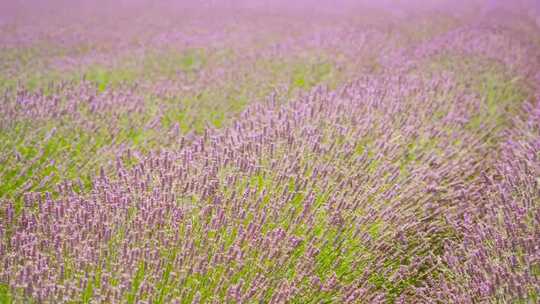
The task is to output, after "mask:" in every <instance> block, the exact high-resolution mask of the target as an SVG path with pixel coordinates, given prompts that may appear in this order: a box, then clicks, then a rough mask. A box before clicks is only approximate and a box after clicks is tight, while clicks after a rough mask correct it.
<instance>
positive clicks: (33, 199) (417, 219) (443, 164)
mask: <svg viewBox="0 0 540 304" xmlns="http://www.w3.org/2000/svg"><path fill="white" fill-rule="evenodd" d="M261 5H262V4H261ZM252 9H253V8H252ZM293 11H294V10H292V9H291V12H289V13H290V14H291V15H292V16H295V15H294V14H293V13H292V12H293ZM456 18H457V17H456ZM460 21H461V22H463V23H464V24H459V27H456V28H453V29H451V30H449V31H446V32H444V33H430V34H426V35H425V36H424V37H422V38H421V39H420V38H417V37H415V38H414V39H412V38H411V39H408V38H407V37H405V39H404V36H406V34H404V33H402V32H400V33H398V34H393V33H391V32H390V31H388V30H387V29H386V30H385V29H384V26H383V25H384V23H383V25H381V24H378V25H376V26H373V27H371V28H369V29H367V30H358V31H356V30H349V29H346V28H345V27H335V28H332V29H329V30H324V29H321V28H316V30H314V31H313V32H308V33H301V34H300V35H297V36H295V37H292V36H291V37H289V38H288V39H285V40H282V41H281V42H279V43H276V44H273V47H272V48H269V49H266V50H264V51H261V50H255V51H252V52H251V53H249V54H247V55H246V58H245V62H244V64H247V65H256V64H258V60H259V61H260V60H261V58H264V59H267V58H274V57H286V56H287V54H290V53H294V54H299V49H319V50H321V51H322V52H323V53H326V54H334V55H335V56H336V57H339V58H338V59H337V60H336V61H333V63H334V64H336V66H337V67H338V68H340V69H346V68H347V67H346V65H347V62H350V63H351V65H352V67H353V69H351V70H354V71H355V74H354V76H351V74H348V73H347V74H345V76H347V77H351V78H349V79H348V80H347V81H346V82H340V83H339V84H336V85H335V86H334V87H328V86H325V85H322V84H321V83H323V84H324V82H321V81H315V80H313V83H312V85H306V84H305V83H306V81H307V80H306V76H305V75H302V78H298V77H297V78H294V79H293V80H292V81H291V82H290V83H286V82H285V83H284V82H277V83H278V84H279V85H283V86H285V88H283V91H280V90H274V93H273V94H270V95H269V96H267V97H266V98H265V99H263V100H262V101H259V102H257V100H254V102H253V103H251V104H249V105H244V106H245V108H242V109H243V110H242V111H241V112H240V111H238V110H237V112H238V114H237V115H236V116H234V118H231V120H230V122H229V123H228V124H225V125H224V126H222V127H219V126H216V125H215V124H214V125H212V124H206V125H205V127H204V128H203V129H202V130H200V132H189V130H186V128H181V127H180V124H179V122H180V120H183V119H187V118H185V117H184V116H181V115H180V114H181V113H184V112H175V111H176V110H175V109H176V108H178V107H186V106H187V105H186V103H187V101H185V100H184V101H183V102H184V104H182V102H178V103H174V100H176V98H179V97H178V96H182V94H186V95H187V94H188V92H189V94H195V93H197V92H200V91H201V90H204V89H205V88H207V87H208V86H210V85H211V84H212V83H214V82H220V81H221V82H225V80H224V79H228V80H229V79H232V81H233V82H234V81H235V80H237V79H246V78H248V76H245V78H238V77H237V76H236V75H237V74H242V73H243V71H244V70H242V69H239V70H240V71H241V72H240V73H237V74H235V76H230V74H228V73H229V72H228V71H229V68H230V69H233V68H232V65H229V66H228V65H227V64H225V65H224V66H222V67H220V68H216V69H214V70H203V71H192V70H189V71H187V70H186V71H184V73H183V74H182V75H180V74H178V75H177V76H175V77H172V78H169V79H167V80H163V79H159V80H156V81H155V82H152V81H146V82H145V81H140V82H136V83H132V84H129V85H126V84H125V83H124V84H123V85H121V86H119V87H112V86H108V87H100V86H99V83H97V85H96V82H92V81H78V82H75V81H71V82H70V81H60V82H58V83H53V84H51V85H50V86H49V87H48V88H47V89H42V90H40V91H37V92H36V91H32V90H30V89H28V88H26V87H25V86H24V85H20V84H19V85H18V86H15V87H9V86H8V87H7V88H5V89H4V92H3V93H4V94H3V97H1V98H0V101H1V102H2V107H1V108H0V115H1V117H2V120H1V121H0V131H1V132H0V139H5V142H6V143H8V144H7V145H6V146H7V148H0V165H1V166H2V168H0V174H1V175H0V177H2V178H4V180H2V181H1V184H0V190H1V192H0V198H4V200H3V201H1V205H0V301H5V302H16V303H19V302H21V303H24V302H37V303H72V302H83V303H125V302H127V303H499V302H519V301H522V302H524V303H526V302H527V301H528V302H531V303H534V302H537V301H538V300H539V298H540V241H539V240H540V152H539V151H540V83H538V81H539V80H540V74H538V72H537V71H538V70H539V69H540V57H538V55H537V54H540V52H539V51H540V47H539V46H538V45H537V44H535V43H534V42H528V41H525V40H520V39H518V38H517V36H515V35H514V33H516V32H519V33H520V34H523V35H525V34H527V35H534V33H531V32H530V31H529V29H528V28H520V29H514V28H510V27H502V26H500V25H497V24H491V23H488V24H485V23H477V22H472V23H470V22H469V21H468V19H467V18H465V17H463V20H460ZM302 22H304V21H302ZM433 22H434V23H436V22H435V21H433ZM486 22H488V21H486ZM489 22H493V21H489ZM456 23H459V22H456ZM302 24H304V23H302ZM446 26H447V25H444V26H441V27H440V29H441V31H442V29H443V28H446ZM389 27H390V28H392V27H391V26H389ZM323 28H324V27H323ZM7 36H8V37H11V36H9V35H7ZM202 36H203V37H204V35H202ZM535 37H536V38H538V37H537V36H535ZM161 38H163V37H161ZM6 39H7V38H6ZM55 39H56V38H55ZM163 39H164V40H165V41H167V40H169V39H172V38H170V37H169V38H163ZM418 39H419V40H420V41H418ZM97 40H99V39H97ZM173 40H174V39H173ZM208 40H209V41H210V40H212V41H214V42H215V41H216V40H215V39H214V38H208ZM218 40H219V39H218ZM342 41H343V43H341V42H342ZM385 41H386V42H385ZM100 43H103V41H100ZM249 43H253V42H249ZM249 43H248V42H246V44H244V45H243V46H245V45H249ZM202 44H203V45H204V43H202ZM243 46H242V47H243ZM160 47H161V45H160ZM535 54H536V55H535ZM356 55H363V56H365V58H367V59H364V60H360V59H358V58H356V59H355V58H354V57H355V56H356ZM185 58H186V57H181V58H180V59H179V60H184V61H186V60H187V59H185ZM192 60H193V57H189V60H187V61H190V66H191V65H192V62H191V61H192ZM349 60H350V61H349ZM142 62H145V61H144V60H143V61H142ZM233 62H234V64H237V63H238V61H233ZM353 62H354V64H353ZM448 65H449V66H448ZM145 71H146V70H145ZM160 71H161V70H160ZM294 72H297V71H296V70H295V71H294ZM315 72H316V70H315V69H314V68H313V69H311V70H310V73H311V74H313V73H315ZM231 73H232V72H231ZM310 73H307V74H310ZM328 73H330V72H328ZM328 73H327V74H328ZM193 75H196V76H193ZM227 75H229V76H227ZM260 75H261V74H258V76H259V77H263V76H260ZM176 77H178V78H176ZM182 77H184V78H182ZM189 77H196V81H194V83H198V84H196V85H195V84H194V86H193V87H192V88H190V89H185V88H183V87H182V88H180V87H181V86H184V85H186V83H189ZM228 77H229V78H228ZM253 77H254V78H255V79H257V75H255V76H253ZM260 79H262V78H258V80H259V81H260ZM264 79H265V80H266V78H264ZM298 79H300V80H298ZM199 80H201V82H199ZM254 85H258V82H254ZM294 85H297V89H298V88H299V90H297V91H295V92H296V93H298V94H296V95H292V94H290V91H289V88H287V87H286V86H294ZM239 90H240V89H239ZM253 90H255V89H253ZM201 94H202V93H201ZM195 100H199V101H201V102H203V101H204V100H203V99H202V98H196V99H195ZM285 101H286V102H285ZM211 106H213V103H211V104H210V105H209V106H208V107H211ZM195 109H208V108H196V107H195ZM230 111H232V110H230ZM171 112H173V113H180V114H178V115H180V118H178V117H173V118H170V116H171V114H170V113H171ZM188 113H189V112H188ZM182 115H185V113H184V114H182ZM4 118H5V119H4ZM52 121H58V122H59V123H57V124H56V125H54V124H53V125H54V127H52V128H46V127H43V128H37V127H36V126H39V125H47V124H51V122H52ZM34 128H35V130H34ZM105 130H106V131H105ZM21 135H24V137H25V138H20V137H21ZM88 155H91V157H88ZM51 157H55V158H54V159H52V160H51ZM55 162H58V163H55ZM80 162H81V163H80ZM79 163H80V164H79ZM86 167H91V168H93V169H94V171H92V170H90V171H89V172H90V173H91V174H90V175H91V176H90V177H85V176H83V173H82V170H83V168H86ZM93 172H96V174H93ZM58 176H61V178H60V177H58ZM49 184H52V185H53V186H54V189H50V188H47V187H46V185H49ZM4 195H5V196H4Z"/></svg>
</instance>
